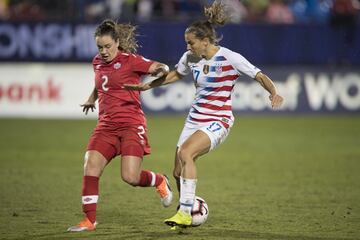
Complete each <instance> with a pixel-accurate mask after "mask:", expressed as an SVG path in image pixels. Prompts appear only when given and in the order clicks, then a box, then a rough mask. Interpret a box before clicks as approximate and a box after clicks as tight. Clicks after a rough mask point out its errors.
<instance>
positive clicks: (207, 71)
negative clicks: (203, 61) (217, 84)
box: [203, 65, 210, 74]
mask: <svg viewBox="0 0 360 240" xmlns="http://www.w3.org/2000/svg"><path fill="white" fill-rule="evenodd" d="M209 69H210V67H209V65H204V68H203V72H204V73H205V74H208V73H209Z"/></svg>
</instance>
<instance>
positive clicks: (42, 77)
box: [0, 0, 360, 240]
mask: <svg viewBox="0 0 360 240" xmlns="http://www.w3.org/2000/svg"><path fill="white" fill-rule="evenodd" d="M211 2H212V1H210V0H52V1H50V0H49V1H48V0H0V73H1V74H0V180H1V181H0V187H1V188H0V199H1V201H0V206H1V214H0V233H1V237H0V238H1V239H79V238H81V237H90V238H92V237H93V238H94V239H119V238H118V237H120V238H121V237H123V238H125V237H126V238H128V239H172V238H182V239H187V238H188V237H189V235H188V234H183V235H174V234H171V233H169V231H168V229H166V228H165V227H164V226H162V225H161V224H162V223H161V220H162V219H163V218H165V217H168V215H170V214H171V213H172V211H173V210H174V209H171V210H166V211H165V210H164V212H161V211H159V207H158V202H157V199H156V198H155V197H154V198H153V199H152V198H151V199H149V196H152V195H151V194H150V192H149V191H147V190H146V191H143V192H142V191H137V190H134V189H132V188H129V187H128V186H125V185H124V184H122V183H121V181H120V177H119V173H118V169H117V167H113V168H110V169H107V171H106V173H105V176H104V178H105V180H104V182H103V188H102V194H104V198H103V200H102V201H103V203H104V204H103V205H101V206H102V207H100V210H99V218H100V220H99V221H100V222H104V225H99V226H103V227H102V229H101V228H100V229H98V230H97V233H96V234H95V233H94V234H93V235H90V234H88V235H87V234H85V235H66V234H65V233H63V231H64V230H65V229H66V228H67V227H68V225H70V224H73V223H75V222H76V221H77V220H79V218H80V216H81V215H80V213H81V206H80V204H79V197H78V196H79V192H80V189H81V175H82V169H81V167H82V156H83V151H84V148H85V146H86V143H87V140H88V137H89V135H90V133H91V130H92V128H93V127H94V126H95V121H96V117H97V114H96V112H95V113H90V115H88V116H85V115H83V113H82V111H81V109H80V107H79V104H81V103H83V102H84V100H85V99H86V98H87V97H88V95H89V93H90V91H91V89H92V88H93V71H92V66H91V60H92V58H93V56H94V55H95V54H96V52H97V49H96V46H95V44H94V39H93V32H94V29H95V26H96V25H97V24H98V23H99V22H100V21H102V20H103V19H104V18H108V17H110V18H113V19H116V20H118V21H119V22H131V23H134V24H137V26H138V33H139V38H138V39H139V43H140V45H141V48H139V50H138V52H139V53H140V54H142V55H144V56H145V57H147V58H151V59H154V60H158V61H161V62H165V63H168V64H169V66H171V68H174V65H175V64H176V62H177V60H178V59H179V57H180V56H181V55H182V53H183V52H184V51H185V50H186V46H185V43H184V36H183V35H184V30H185V28H186V26H187V24H188V23H190V22H191V21H193V20H196V19H199V18H201V17H202V8H203V6H204V5H208V4H211ZM223 2H224V3H225V4H226V5H227V6H228V9H229V11H230V12H231V23H229V24H228V25H226V26H225V27H223V28H219V29H218V31H219V33H220V34H223V36H224V39H223V40H222V41H221V42H220V44H221V45H222V46H225V47H228V48H230V49H232V50H234V51H237V52H239V53H241V54H242V55H243V56H245V57H246V58H247V59H248V60H249V61H250V62H252V63H253V64H254V65H256V66H258V67H259V68H260V69H262V70H263V71H264V72H265V73H267V74H268V75H269V76H270V77H271V78H272V79H273V80H274V81H275V82H276V84H277V86H278V90H279V92H280V94H281V95H282V96H284V97H285V103H284V106H283V107H282V108H281V109H279V110H277V111H272V110H271V109H270V105H269V103H268V94H267V93H266V92H265V91H264V90H263V89H262V88H261V87H260V86H258V84H257V83H255V82H253V81H251V80H250V79H246V78H245V79H243V78H241V79H240V80H239V81H238V83H237V85H236V87H235V90H234V93H233V99H232V100H233V110H234V112H235V113H236V115H237V120H236V123H235V125H234V127H233V129H232V133H231V134H230V137H229V139H228V140H227V141H226V142H225V143H224V144H223V146H221V147H220V148H219V149H216V150H215V151H214V152H213V153H211V154H209V155H208V156H206V160H204V161H199V163H198V164H199V169H200V170H199V178H200V179H201V181H199V186H198V191H199V192H200V193H199V194H200V196H202V197H204V198H205V199H206V200H207V202H208V204H209V207H210V218H209V221H208V223H207V224H205V225H204V226H202V227H201V228H199V229H195V230H193V233H192V234H193V235H191V237H190V239H205V238H206V239H296V240H298V239H299V240H300V239H308V240H313V239H359V238H360V232H359V226H360V205H359V204H360V201H359V200H360V190H359V189H360V185H359V184H360V174H359V169H360V150H359V143H360V141H359V139H360V115H359V113H360V2H359V1H357V0H288V1H286V0H240V1H239V0H225V1H223ZM193 93H194V88H193V86H192V82H191V79H190V78H187V79H186V80H185V81H184V82H180V83H176V84H173V85H169V86H166V87H164V88H159V89H155V90H152V91H147V92H144V93H143V94H142V100H143V107H144V110H145V112H146V113H147V116H148V118H149V130H150V143H151V145H152V148H153V154H152V155H150V156H149V157H147V159H149V160H147V161H145V162H144V165H145V167H149V168H151V169H159V171H163V172H166V173H167V174H169V175H171V169H172V161H173V160H172V157H173V150H174V149H173V148H174V145H175V144H176V141H177V137H178V134H179V132H180V130H181V128H182V124H183V120H184V118H185V116H186V113H187V111H188V109H189V106H190V104H191V101H192V97H193ZM219 161H221V163H220V164H218V163H219ZM113 164H114V163H113ZM117 164H118V163H117ZM213 176H216V178H214V177H213ZM234 178H235V179H236V180H235V181H234ZM106 183H108V184H107V185H106ZM123 185H124V186H123ZM224 185H225V187H224ZM134 192H136V194H133V193H134ZM138 197H139V198H140V199H139V198H138ZM124 199H125V200H124ZM124 201H126V204H129V205H126V206H122V205H121V204H123V203H124ZM144 203H145V204H146V205H145V206H142V207H141V208H139V207H138V205H142V204H144ZM64 205H65V206H64ZM147 205H150V207H147ZM152 205H153V206H152ZM224 205H225V206H224ZM68 209H69V210H68ZM114 209H115V210H114ZM141 209H145V210H141ZM124 216H125V217H124ZM136 216H141V218H142V219H141V220H140V221H142V222H141V223H139V219H138V218H137V217H136Z"/></svg>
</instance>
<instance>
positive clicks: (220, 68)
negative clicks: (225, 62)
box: [215, 63, 222, 75]
mask: <svg viewBox="0 0 360 240" xmlns="http://www.w3.org/2000/svg"><path fill="white" fill-rule="evenodd" d="M215 72H216V74H217V75H220V74H221V73H222V66H221V64H220V63H218V64H216V65H215Z"/></svg>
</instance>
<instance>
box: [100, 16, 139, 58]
mask: <svg viewBox="0 0 360 240" xmlns="http://www.w3.org/2000/svg"><path fill="white" fill-rule="evenodd" d="M135 30H136V27H135V26H133V25H131V24H119V23H116V22H115V21H113V20H111V19H106V20H104V21H103V22H102V23H101V24H100V25H98V26H97V28H96V30H95V34H94V35H95V37H99V36H103V35H109V36H111V37H112V38H113V39H114V40H115V41H119V50H121V51H124V52H127V53H135V52H136V50H137V48H138V47H139V45H138V43H137V40H136V36H137V35H136V32H135Z"/></svg>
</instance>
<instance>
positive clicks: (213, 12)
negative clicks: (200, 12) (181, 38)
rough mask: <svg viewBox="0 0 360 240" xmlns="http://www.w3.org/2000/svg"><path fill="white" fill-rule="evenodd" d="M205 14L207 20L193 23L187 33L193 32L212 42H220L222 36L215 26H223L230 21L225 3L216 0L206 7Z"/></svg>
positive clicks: (199, 37) (196, 35)
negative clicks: (219, 35) (218, 33)
mask: <svg viewBox="0 0 360 240" xmlns="http://www.w3.org/2000/svg"><path fill="white" fill-rule="evenodd" d="M204 15H205V17H206V18H207V20H205V21H197V22H194V23H192V24H191V25H190V26H189V27H188V28H187V29H186V30H185V33H193V34H194V35H195V37H196V38H198V39H201V40H202V39H204V38H208V39H209V41H210V43H212V44H218V43H219V42H220V40H221V39H222V37H218V36H217V33H216V31H215V27H217V26H223V25H225V24H226V23H227V21H228V17H227V14H226V11H225V6H224V4H223V3H222V2H221V1H219V0H215V1H214V2H213V4H212V5H211V6H210V7H204Z"/></svg>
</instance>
